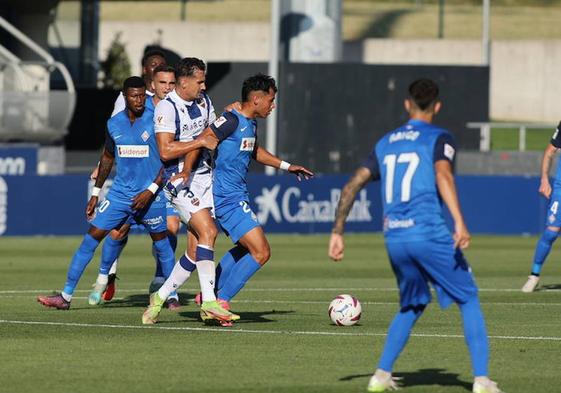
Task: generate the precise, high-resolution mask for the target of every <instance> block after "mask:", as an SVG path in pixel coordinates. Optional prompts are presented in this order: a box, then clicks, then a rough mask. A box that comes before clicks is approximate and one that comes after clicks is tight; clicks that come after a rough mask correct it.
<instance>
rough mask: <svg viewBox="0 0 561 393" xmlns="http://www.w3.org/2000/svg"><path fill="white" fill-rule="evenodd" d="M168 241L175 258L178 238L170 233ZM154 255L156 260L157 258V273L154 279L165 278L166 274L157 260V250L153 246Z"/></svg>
mask: <svg viewBox="0 0 561 393" xmlns="http://www.w3.org/2000/svg"><path fill="white" fill-rule="evenodd" d="M168 240H169V245H170V246H171V250H172V251H173V255H174V258H175V250H176V248H177V236H176V235H173V234H171V233H169V232H168ZM152 254H153V255H154V258H156V273H154V277H164V272H163V271H162V264H161V262H160V260H159V259H158V258H157V252H156V248H155V247H154V246H153V245H152Z"/></svg>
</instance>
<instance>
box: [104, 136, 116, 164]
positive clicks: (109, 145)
mask: <svg viewBox="0 0 561 393" xmlns="http://www.w3.org/2000/svg"><path fill="white" fill-rule="evenodd" d="M105 150H107V152H108V153H109V154H111V155H112V156H113V157H115V141H114V140H113V138H111V134H109V129H106V130H105Z"/></svg>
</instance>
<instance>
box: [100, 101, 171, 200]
mask: <svg viewBox="0 0 561 393" xmlns="http://www.w3.org/2000/svg"><path fill="white" fill-rule="evenodd" d="M153 116H154V114H153V112H152V111H150V110H144V113H143V114H142V116H141V117H139V118H137V119H136V120H135V122H134V123H133V124H131V122H130V120H129V118H128V116H127V111H126V110H124V111H122V112H119V113H118V114H116V115H115V116H113V117H112V118H110V119H109V120H108V121H107V134H108V135H107V137H106V143H105V147H106V149H108V150H109V151H113V153H114V156H115V163H116V165H117V169H116V175H115V178H114V179H113V185H112V186H111V190H110V191H109V193H110V194H111V195H113V196H115V197H118V198H124V199H127V200H130V199H131V198H132V197H134V196H135V195H137V194H138V193H140V192H142V191H144V190H146V189H147V188H148V186H149V185H150V184H151V183H152V182H153V181H154V180H155V179H156V177H157V176H158V173H159V172H160V169H161V167H162V163H161V161H160V154H159V151H158V145H157V143H156V137H155V134H154V122H153Z"/></svg>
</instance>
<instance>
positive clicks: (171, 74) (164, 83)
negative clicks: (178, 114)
mask: <svg viewBox="0 0 561 393" xmlns="http://www.w3.org/2000/svg"><path fill="white" fill-rule="evenodd" d="M150 83H151V84H152V91H154V94H155V95H156V97H158V99H160V100H163V99H164V98H166V95H168V93H169V92H170V91H172V90H173V89H174V88H175V69H174V68H173V67H171V66H168V65H159V66H157V67H156V68H154V75H153V76H152V82H150Z"/></svg>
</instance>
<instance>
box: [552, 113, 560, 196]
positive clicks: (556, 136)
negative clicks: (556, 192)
mask: <svg viewBox="0 0 561 393" xmlns="http://www.w3.org/2000/svg"><path fill="white" fill-rule="evenodd" d="M560 129H561V122H560V123H559V125H558V126H557V129H556V130H555V132H554V133H553V136H552V137H551V141H550V143H551V144H552V145H553V146H555V147H556V148H558V149H561V132H559V130H560ZM553 186H554V187H555V188H557V189H560V188H561V165H559V163H558V164H557V170H556V171H555V178H554V179H553Z"/></svg>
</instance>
